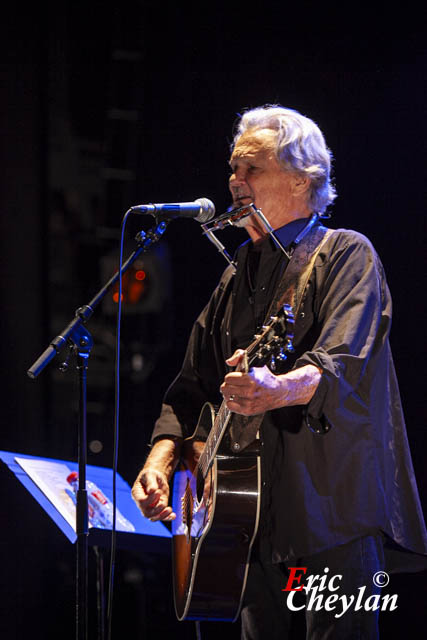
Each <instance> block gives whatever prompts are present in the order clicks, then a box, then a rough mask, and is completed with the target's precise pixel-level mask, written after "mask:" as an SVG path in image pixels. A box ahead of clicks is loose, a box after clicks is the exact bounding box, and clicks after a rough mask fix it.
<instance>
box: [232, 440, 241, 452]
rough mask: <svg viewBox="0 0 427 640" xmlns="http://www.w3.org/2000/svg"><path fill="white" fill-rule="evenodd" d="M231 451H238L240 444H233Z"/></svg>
mask: <svg viewBox="0 0 427 640" xmlns="http://www.w3.org/2000/svg"><path fill="white" fill-rule="evenodd" d="M233 451H240V444H239V443H238V442H233Z"/></svg>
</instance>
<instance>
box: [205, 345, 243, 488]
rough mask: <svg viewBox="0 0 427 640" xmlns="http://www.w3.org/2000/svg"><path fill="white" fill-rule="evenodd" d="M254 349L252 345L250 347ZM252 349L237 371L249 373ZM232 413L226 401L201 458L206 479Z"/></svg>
mask: <svg viewBox="0 0 427 640" xmlns="http://www.w3.org/2000/svg"><path fill="white" fill-rule="evenodd" d="M250 347H252V345H250ZM249 351H250V348H248V349H247V350H246V351H245V354H244V357H243V358H242V360H241V361H240V362H239V364H238V365H237V367H236V371H240V372H245V373H247V372H248V371H249V363H248V353H249ZM231 415H232V412H231V411H230V409H229V408H228V407H227V405H226V403H225V400H223V401H222V403H221V406H220V408H219V411H218V413H217V415H216V417H215V422H214V424H213V426H212V429H211V430H210V432H209V435H208V438H207V440H206V443H205V446H204V449H203V451H202V453H201V455H200V458H199V464H198V466H199V468H200V469H201V471H202V474H203V477H206V475H207V473H208V471H209V469H210V467H211V465H212V462H213V459H214V457H215V456H216V453H217V451H218V447H219V445H220V443H221V440H222V438H223V436H224V433H225V430H226V428H227V426H228V423H229V422H230V418H231Z"/></svg>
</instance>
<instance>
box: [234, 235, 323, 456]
mask: <svg viewBox="0 0 427 640" xmlns="http://www.w3.org/2000/svg"><path fill="white" fill-rule="evenodd" d="M333 233H334V230H333V229H327V228H326V227H324V226H322V225H319V226H314V227H312V228H311V229H310V230H309V232H308V233H307V234H306V235H304V237H303V238H302V239H301V240H300V242H299V243H298V244H297V245H296V247H295V249H294V252H293V254H292V256H291V259H290V261H289V263H288V265H287V267H286V269H285V272H284V274H283V276H282V279H281V280H280V282H279V286H278V287H277V291H276V294H275V296H274V298H273V301H272V303H271V304H270V307H269V310H268V313H267V316H266V321H267V320H268V319H269V318H270V316H271V315H274V314H275V313H277V311H278V310H279V309H280V308H281V307H282V306H283V305H284V304H289V305H290V306H291V308H292V311H293V314H294V318H295V323H296V322H297V320H298V317H299V313H300V308H301V303H302V301H303V300H304V293H305V291H306V288H307V283H308V281H309V278H310V275H311V272H312V271H313V267H314V262H315V260H316V258H317V255H318V254H319V251H320V249H321V248H322V246H323V244H324V243H325V241H326V240H327V239H328V238H329V237H330V236H331V235H332V234H333ZM297 240H298V239H297ZM264 415H265V414H264V413H260V414H258V415H256V416H242V415H239V414H233V417H232V421H231V426H230V438H231V440H230V442H231V448H232V450H233V451H235V452H236V453H238V452H240V451H242V450H243V449H245V448H246V447H247V446H248V445H249V444H251V443H252V442H254V440H255V439H256V437H257V433H258V430H259V428H260V426H261V423H262V421H263V419H264Z"/></svg>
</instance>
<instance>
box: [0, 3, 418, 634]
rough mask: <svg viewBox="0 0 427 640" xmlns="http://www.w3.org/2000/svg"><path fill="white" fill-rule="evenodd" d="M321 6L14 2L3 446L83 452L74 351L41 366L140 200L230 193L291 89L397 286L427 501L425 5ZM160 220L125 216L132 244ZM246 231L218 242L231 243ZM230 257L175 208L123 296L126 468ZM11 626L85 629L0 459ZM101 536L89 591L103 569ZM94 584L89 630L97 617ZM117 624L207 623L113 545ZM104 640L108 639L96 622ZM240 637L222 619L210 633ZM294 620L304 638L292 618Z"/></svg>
mask: <svg viewBox="0 0 427 640" xmlns="http://www.w3.org/2000/svg"><path fill="white" fill-rule="evenodd" d="M385 7H386V5H384V7H382V5H381V4H378V5H377V6H376V7H375V12H374V11H373V9H372V10H371V11H370V12H369V15H365V14H362V13H361V12H360V13H357V14H356V15H355V14H354V12H352V11H351V10H349V9H346V10H345V11H346V13H345V15H344V16H341V15H339V10H337V9H336V8H333V9H332V8H328V7H325V8H322V9H319V10H317V12H316V13H314V12H313V8H312V7H311V6H310V5H309V4H307V5H305V4H299V5H298V6H296V7H294V8H293V9H291V8H290V7H289V6H286V5H283V4H282V3H281V4H277V5H276V4H275V3H269V4H268V5H267V4H266V5H259V6H256V7H252V8H251V7H249V6H247V5H244V4H242V5H236V4H234V5H233V7H232V8H230V7H228V6H221V3H217V4H216V5H215V9H213V8H206V7H204V6H202V5H201V4H200V3H185V4H182V5H180V4H172V3H170V4H169V3H163V4H155V3H152V2H124V3H121V5H120V7H119V6H115V3H113V4H112V5H106V4H105V3H100V2H92V3H80V2H74V3H70V2H63V3H57V4H56V5H53V4H52V5H51V4H50V3H44V4H43V6H42V7H41V8H37V10H36V9H35V8H32V9H29V8H25V9H24V8H23V7H20V6H19V5H18V6H16V7H15V9H13V10H12V9H9V11H8V13H6V14H5V16H4V19H3V20H2V27H3V36H2V39H1V42H2V50H1V59H0V68H1V96H0V109H1V130H2V148H1V154H2V157H1V230H0V237H1V243H2V245H1V258H2V275H1V299H2V303H3V313H2V333H1V335H2V343H3V367H2V392H3V402H2V410H3V411H2V417H3V420H2V432H1V440H0V449H4V450H10V451H17V452H20V453H27V454H34V455H41V456H48V457H54V458H61V459H65V460H67V459H68V460H75V459H76V456H77V450H76V441H77V437H76V407H77V387H76V381H75V379H76V374H75V371H74V368H73V367H72V366H70V369H69V371H68V373H67V374H65V375H64V374H60V373H59V372H58V370H57V369H56V366H54V365H56V362H55V363H54V364H53V365H51V366H50V367H49V369H47V370H45V371H44V372H43V374H42V375H41V376H40V378H39V379H37V381H36V382H32V381H30V380H29V379H28V378H27V376H26V373H25V372H26V370H27V369H28V367H29V366H30V365H31V364H32V362H33V361H34V360H35V359H36V357H38V355H39V354H40V353H41V352H42V351H43V350H44V348H45V347H46V346H47V344H48V343H49V340H50V339H51V338H52V337H53V336H55V335H56V334H57V333H58V332H59V331H60V330H61V329H62V328H63V327H64V326H65V324H67V323H68V321H69V320H70V319H71V317H72V315H73V312H74V310H75V309H76V308H77V307H78V306H80V305H81V304H84V303H87V302H88V301H89V300H90V298H91V297H92V295H93V294H94V293H95V292H96V291H97V289H98V288H99V287H100V285H101V284H102V283H103V282H105V281H106V279H107V277H108V276H109V275H111V273H112V272H113V271H114V269H115V265H116V256H117V246H118V237H119V227H120V222H121V218H122V216H123V213H124V212H125V210H126V209H127V208H128V207H129V206H130V205H133V204H137V203H140V202H142V203H145V202H175V201H187V200H194V199H195V198H198V197H201V196H206V197H209V198H211V199H212V200H213V201H214V202H215V205H216V208H217V212H219V213H220V212H223V211H225V210H226V208H227V206H228V205H229V198H228V193H227V188H226V183H227V177H228V167H227V158H228V151H229V144H230V141H231V132H232V126H233V124H234V122H235V120H236V118H237V114H238V113H239V112H241V110H242V109H244V108H247V107H255V106H258V105H261V104H264V103H276V102H279V103H281V104H283V105H285V106H290V107H293V108H296V109H298V110H300V111H301V112H302V113H304V114H306V115H308V116H309V117H311V118H313V119H314V120H315V121H316V122H318V124H319V125H320V127H321V128H322V130H323V132H324V134H325V137H326V139H327V142H328V144H329V146H330V147H331V149H332V151H333V153H334V156H335V163H334V169H335V180H336V186H337V191H338V195H339V197H338V199H337V201H336V204H335V205H334V207H333V211H332V213H333V218H332V221H331V226H334V227H350V228H355V229H357V230H358V231H361V232H362V233H364V234H366V235H367V236H368V237H369V238H370V239H371V240H372V242H373V243H374V245H375V247H376V249H377V251H378V252H379V254H380V257H381V259H382V261H383V263H384V265H385V268H386V272H387V274H388V281H389V285H390V288H391V291H392V294H393V299H394V323H393V331H392V337H391V340H392V347H393V351H394V357H395V363H396V368H397V372H398V375H399V380H400V387H401V394H402V399H403V404H404V409H405V413H406V418H407V425H408V436H409V440H410V444H411V448H412V452H413V460H414V466H415V470H416V474H417V478H418V484H419V489H420V494H421V498H422V502H423V504H424V507H425V505H426V501H427V474H426V471H425V462H424V459H425V454H424V450H425V443H426V435H425V424H426V417H427V416H426V410H425V400H424V399H425V376H424V375H423V373H424V368H425V365H424V362H425V349H424V342H425V336H424V334H425V305H424V295H425V278H424V268H425V261H424V254H425V197H426V187H425V185H426V159H425V156H426V142H427V139H426V127H427V125H426V107H425V104H426V98H427V91H426V80H425V77H426V71H427V64H426V63H427V54H426V45H425V37H424V33H423V32H422V29H421V23H422V17H421V16H418V15H417V13H416V12H414V11H413V10H412V11H410V8H409V7H404V8H402V11H401V12H399V15H393V14H392V13H390V8H389V7H387V11H386V8H385ZM149 222H150V221H149V220H146V219H145V218H139V217H138V219H137V220H132V221H131V222H130V225H129V229H128V233H127V238H128V241H127V245H128V246H127V249H128V250H129V251H130V250H131V249H132V248H133V246H134V244H133V241H132V238H133V236H134V234H135V232H136V231H138V230H139V229H141V228H147V226H148V224H149ZM241 233H242V232H234V233H233V232H231V233H229V232H225V233H224V236H222V237H221V240H222V241H223V242H225V243H226V244H227V246H228V247H229V248H232V247H233V246H236V244H238V243H239V242H240V241H241V240H242V239H243V238H244V236H242V235H241ZM223 266H224V263H223V259H222V258H221V257H220V256H219V255H218V254H217V253H216V251H215V249H214V247H213V246H212V245H210V244H209V243H208V241H207V240H205V239H204V238H202V237H201V234H200V228H199V226H198V224H197V223H195V222H193V221H184V220H180V221H175V222H173V223H171V225H170V227H169V229H168V231H167V235H166V237H165V239H164V240H163V242H162V244H161V245H159V247H158V249H157V250H156V251H155V252H153V254H152V255H151V256H150V257H147V258H146V261H145V262H144V268H145V270H146V273H147V281H146V289H145V291H144V292H143V293H142V294H141V296H140V298H139V299H138V300H137V301H136V303H134V304H129V305H127V306H126V307H125V310H124V317H123V336H122V349H123V351H122V396H121V402H122V410H121V432H120V447H119V471H120V473H121V475H122V476H123V477H124V478H125V479H126V480H127V481H128V482H129V484H131V483H132V481H133V479H134V477H135V475H136V473H137V471H138V469H139V467H140V466H141V464H142V462H143V460H144V457H145V455H146V453H147V441H148V439H149V435H150V432H151V429H152V424H153V420H154V419H155V417H156V415H157V413H158V410H159V406H160V403H161V398H162V394H163V392H164V390H165V388H166V386H167V385H168V384H169V382H171V380H172V379H173V377H174V375H175V373H176V372H177V370H178V368H179V366H180V362H181V360H182V356H183V351H184V348H185V344H186V339H187V337H188V335H189V331H190V328H191V324H192V321H193V320H194V318H195V317H196V315H197V313H198V312H199V311H200V309H201V308H202V306H203V305H204V303H205V302H206V301H207V299H208V296H209V292H210V291H211V289H212V287H213V286H214V284H215V282H216V281H217V279H218V277H219V275H220V273H221V271H222V268H223ZM114 308H115V305H114V303H113V302H112V301H111V300H109V301H108V302H107V303H105V304H103V305H102V307H100V308H99V309H98V310H97V313H96V314H95V316H94V318H93V319H92V321H91V324H90V329H91V332H92V334H93V336H94V339H95V348H94V350H93V355H92V356H91V362H90V367H89V378H88V386H89V389H88V421H89V425H88V430H89V434H88V436H89V462H90V463H91V464H99V465H103V466H111V464H112V440H113V411H114V404H113V398H114V389H113V376H114V333H115V318H114ZM1 481H2V508H1V517H2V535H1V552H2V559H1V562H2V565H1V576H2V585H1V587H2V591H1V599H2V608H4V612H2V616H1V623H0V624H1V625H2V630H3V627H4V632H3V636H2V637H5V638H19V639H20V638H23V637H24V636H26V635H28V634H29V633H31V635H32V637H33V638H54V637H59V636H60V637H61V638H63V639H64V640H66V639H67V638H72V637H74V549H73V548H71V545H69V543H68V542H67V541H66V540H65V538H64V537H63V536H62V534H61V533H60V532H59V531H57V530H56V528H55V526H54V525H53V524H52V523H51V522H50V521H49V520H48V518H47V517H46V516H45V515H44V514H43V513H41V510H40V508H39V507H38V505H37V504H32V501H31V499H30V497H29V495H28V494H27V493H26V491H25V490H24V489H22V488H21V487H20V486H17V484H18V483H17V482H16V481H15V480H14V479H13V478H11V477H10V475H9V474H8V472H7V471H6V470H4V469H2V477H1ZM93 570H94V557H93V556H92V554H91V574H90V584H91V600H92V599H93V595H92V592H93V591H94V590H95V585H94V576H93ZM423 588H424V591H425V577H423V576H422V575H421V576H420V575H417V576H399V577H395V578H393V580H392V583H391V585H390V591H391V592H397V593H399V609H398V610H397V611H395V612H392V613H385V614H383V620H382V626H383V630H384V637H390V638H391V637H393V638H394V637H396V638H400V637H402V634H403V632H405V633H406V632H407V629H408V627H409V626H412V625H413V626H414V628H418V627H420V625H422V623H423V622H425V615H424V611H425V605H424V601H423V600H422V592H423ZM93 607H94V603H93V602H92V601H91V628H92V627H93V629H94V628H95V621H94V612H93ZM114 611H115V613H114V628H115V634H116V636H115V637H124V636H125V635H130V634H132V637H134V638H162V637H169V635H170V634H171V633H174V634H175V636H176V637H182V638H187V637H188V638H192V637H194V631H193V628H192V625H191V624H190V623H183V624H179V625H178V624H177V623H176V622H175V621H174V617H173V614H172V612H171V594H170V567H169V559H168V557H167V555H166V556H157V555H153V554H150V553H146V554H140V553H139V554H137V553H133V552H124V551H122V552H120V553H119V555H118V560H117V572H116V602H115V610H114ZM91 633H92V635H91V637H96V634H95V631H94V630H93V631H91ZM219 633H221V634H222V635H224V636H227V637H228V636H229V637H238V636H239V633H238V628H237V627H236V626H233V627H231V626H230V625H224V626H223V625H221V624H220V625H217V626H215V627H214V629H213V630H212V629H207V634H208V635H209V634H211V635H212V637H214V636H215V635H217V634H219ZM297 637H302V636H301V635H298V636H297Z"/></svg>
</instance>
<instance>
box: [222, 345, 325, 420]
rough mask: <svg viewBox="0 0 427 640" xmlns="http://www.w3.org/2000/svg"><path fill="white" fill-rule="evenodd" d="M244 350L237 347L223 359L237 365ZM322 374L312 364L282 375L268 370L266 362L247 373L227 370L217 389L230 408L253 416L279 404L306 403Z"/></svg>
mask: <svg viewBox="0 0 427 640" xmlns="http://www.w3.org/2000/svg"><path fill="white" fill-rule="evenodd" d="M243 354H244V352H243V351H242V350H241V349H238V350H237V351H236V352H235V353H234V354H233V355H232V356H231V358H229V359H228V360H226V363H227V364H228V365H230V366H236V365H237V364H238V363H239V362H240V361H241V359H242V358H243ZM321 374H322V371H321V370H320V369H318V368H317V367H314V366H313V365H306V366H305V367H301V369H295V370H293V371H290V372H289V373H285V374H281V375H275V374H273V373H271V371H270V369H268V367H266V366H264V367H254V368H252V369H251V370H250V371H249V372H248V373H242V372H238V371H233V372H231V373H228V374H227V375H226V376H225V378H224V382H223V384H222V385H221V387H220V391H221V393H222V395H223V396H224V398H225V401H226V403H227V407H228V408H229V409H230V411H233V412H234V413H240V414H241V415H244V416H254V415H257V414H259V413H264V412H265V411H271V410H272V409H279V408H280V407H286V406H291V405H297V404H307V403H308V402H310V400H311V398H312V397H313V395H314V392H315V391H316V389H317V386H318V384H319V382H320V378H321Z"/></svg>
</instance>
